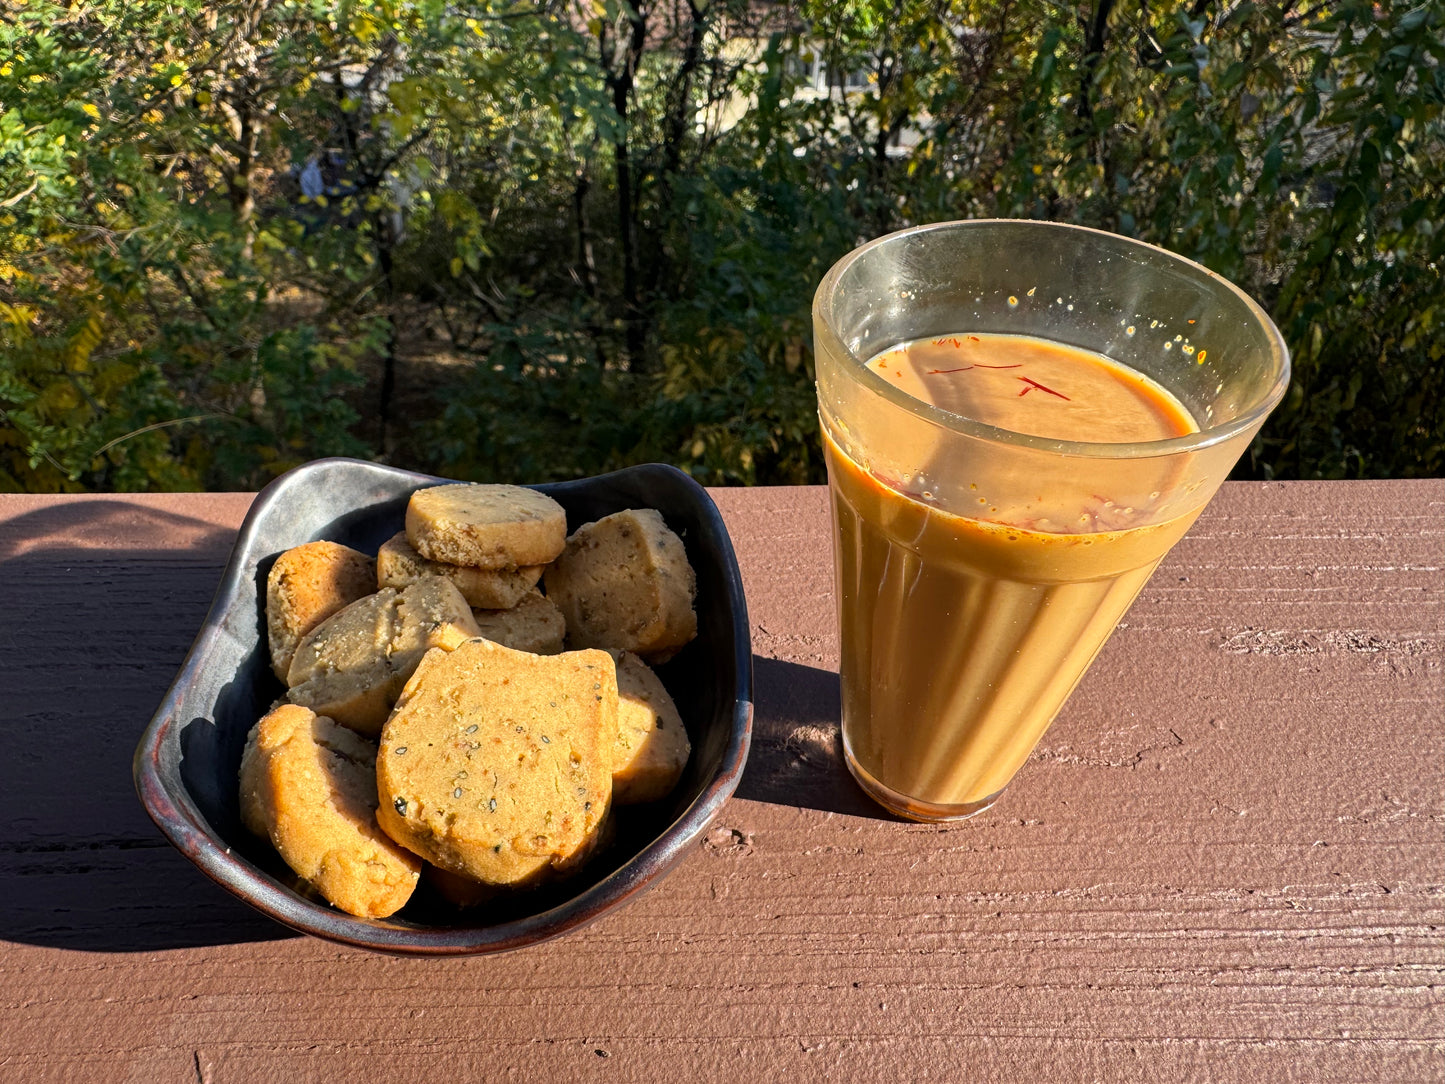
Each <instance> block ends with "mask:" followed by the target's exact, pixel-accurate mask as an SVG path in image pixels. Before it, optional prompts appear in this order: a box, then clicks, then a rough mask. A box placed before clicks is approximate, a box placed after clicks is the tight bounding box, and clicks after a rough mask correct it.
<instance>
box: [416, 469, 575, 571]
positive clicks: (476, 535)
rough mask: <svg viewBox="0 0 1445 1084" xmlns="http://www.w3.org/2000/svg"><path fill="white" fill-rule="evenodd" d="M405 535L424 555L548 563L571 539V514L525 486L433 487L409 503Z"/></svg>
mask: <svg viewBox="0 0 1445 1084" xmlns="http://www.w3.org/2000/svg"><path fill="white" fill-rule="evenodd" d="M406 539H407V541H408V542H409V543H411V546H412V548H413V549H415V550H416V552H417V553H419V554H421V555H422V556H423V557H426V558H429V559H430V560H433V561H443V562H445V563H446V564H449V565H470V566H471V567H473V568H524V567H527V566H530V565H545V564H548V563H549V562H551V561H552V560H553V559H555V558H556V556H557V555H558V554H559V553H561V552H562V547H563V546H564V545H565V544H566V541H567V514H566V513H565V512H564V511H563V510H562V506H561V505H560V504H558V503H557V502H556V501H554V500H553V499H552V498H551V497H548V496H546V495H545V494H542V493H538V492H537V491H536V490H534V489H525V488H523V487H522V486H502V485H475V484H467V483H457V484H454V485H444V486H432V487H431V488H429V489H419V490H417V491H416V492H415V493H413V494H412V495H411V500H410V501H408V502H407V506H406Z"/></svg>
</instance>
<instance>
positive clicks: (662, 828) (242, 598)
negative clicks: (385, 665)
mask: <svg viewBox="0 0 1445 1084" xmlns="http://www.w3.org/2000/svg"><path fill="white" fill-rule="evenodd" d="M444 480H445V479H440V478H431V477H428V476H426V475H422V474H412V473H410V472H408V471H402V470H395V469H393V468H390V467H382V466H377V465H376V464H374V463H366V462H362V461H359V460H352V459H323V460H319V461H317V462H315V463H308V464H306V465H305V466H303V467H299V468H297V469H296V470H293V471H291V472H290V473H288V474H285V475H283V476H282V477H280V478H278V479H277V480H276V481H275V482H273V483H271V485H269V486H267V487H266V488H265V490H263V491H262V492H261V493H260V495H259V496H258V497H257V498H256V502H255V503H254V504H253V505H252V506H251V511H250V513H249V514H248V515H247V516H246V521H245V522H244V523H243V524H242V525H241V532H240V536H239V537H238V538H237V540H236V548H235V550H234V551H233V552H232V554H231V560H230V563H229V564H227V566H226V571H225V573H224V575H223V576H222V577H221V585H220V587H219V588H218V589H217V591H216V600H215V602H214V603H213V604H212V606H211V612H210V614H209V615H208V616H207V618H206V623H205V624H204V625H203V626H202V627H201V631H200V635H198V636H197V637H196V642H195V643H194V644H193V645H192V646H191V651H190V654H189V655H187V656H186V661H185V663H184V664H183V665H182V666H181V670H180V673H179V674H177V675H176V679H175V681H174V682H173V683H172V685H171V687H170V690H169V691H168V692H167V693H166V697H165V700H164V701H163V702H162V703H161V706H160V709H159V710H158V711H157V712H156V714H155V718H153V719H152V720H151V722H150V725H149V726H148V727H146V731H145V734H144V735H143V736H142V738H141V741H140V745H139V746H138V747H137V749H136V754H135V765H134V771H135V781H136V789H137V790H138V791H139V792H140V797H141V801H142V802H143V803H144V805H145V807H146V811H147V812H148V813H149V814H150V815H151V817H152V819H154V820H155V822H156V824H157V825H159V826H160V829H161V831H162V832H164V833H165V835H166V838H168V839H169V840H170V841H171V842H172V843H174V844H175V845H176V847H178V848H179V849H180V850H181V852H182V853H183V854H185V855H186V856H187V857H188V858H190V859H191V861H193V862H195V863H196V865H197V866H199V867H200V868H201V870H202V871H203V872H204V873H206V874H207V875H208V876H209V877H211V878H212V879H214V880H215V881H217V882H218V883H219V884H221V885H223V886H224V887H226V888H228V889H230V891H232V892H234V893H235V894H236V895H237V896H239V897H241V899H243V900H245V901H246V902H247V903H249V904H251V905H252V906H253V907H256V908H257V909H258V910H261V911H263V912H265V913H266V914H268V915H270V916H271V917H272V918H274V919H276V921H278V922H282V923H284V924H286V925H287V926H291V927H293V928H295V929H297V930H301V931H302V932H304V933H310V934H315V935H316V936H318V937H325V938H330V939H331V940H334V941H340V942H343V943H345V944H349V945H357V946H360V947H362V948H369V949H375V950H378V951H381V952H392V953H407V954H415V955H466V954H472V953H483V952H502V951H505V950H507V949H514V948H519V947H521V946H523V945H529V944H532V943H533V942H536V941H543V940H546V939H547V938H550V937H555V936H557V935H558V934H561V933H564V932H566V931H567V930H570V929H572V928H573V927H575V926H580V925H582V924H583V923H585V922H590V921H591V920H592V919H595V918H597V917H598V916H600V915H602V914H603V913H604V912H606V911H607V910H609V909H610V908H613V907H616V906H618V905H619V904H621V903H624V902H625V901H627V900H628V899H630V898H631V897H632V896H634V895H636V894H637V893H639V892H640V891H641V890H642V889H644V888H646V887H648V886H649V885H650V884H651V883H652V882H653V881H654V880H656V879H657V878H658V877H660V876H662V875H663V874H664V873H666V872H667V871H668V869H670V868H671V867H672V866H673V864H674V863H676V862H677V861H678V860H679V859H680V858H682V856H683V854H684V853H685V852H686V851H687V849H688V846H689V845H690V844H691V843H692V842H693V841H694V840H696V839H697V837H698V836H699V835H700V834H701V832H702V831H703V829H704V828H706V826H707V825H708V823H709V822H710V821H711V820H712V818H713V817H714V816H715V815H716V814H717V812H718V810H720V809H721V808H722V805H723V803H724V802H726V801H727V799H728V796H729V795H730V794H732V792H733V791H734V790H735V789H736V788H737V785H738V780H739V779H740V778H741V777H742V772H743V762H744V761H745V760H746V759H747V753H748V740H749V735H750V732H751V729H752V715H753V705H752V648H751V644H750V641H749V637H748V616H747V608H746V604H745V602H744V600H743V589H742V581H741V579H740V577H739V576H738V567H737V560H736V558H735V557H734V555H733V548H732V544H731V542H730V541H729V540H728V535H727V531H726V530H725V529H724V527H723V522H722V517H721V516H719V515H718V511H717V508H716V506H714V504H713V503H712V500H711V499H710V498H709V497H708V495H707V493H706V492H705V491H704V490H703V488H702V487H701V486H699V485H698V484H697V483H696V482H694V481H693V480H692V479H691V478H689V477H688V476H687V475H685V474H683V473H682V472H681V471H678V470H675V469H674V468H672V467H665V466H660V465H656V464H650V465H646V466H640V467H630V468H628V469H627V470H621V471H617V472H616V473H613V474H605V475H602V476H600V477H597V478H588V479H584V480H582V481H577V482H561V483H558V484H555V485H541V486H537V487H535V488H537V489H539V490H541V491H542V492H544V493H547V494H548V495H550V496H551V497H553V498H554V499H555V500H556V501H558V503H560V504H561V505H562V507H563V508H565V509H566V510H567V524H568V529H569V531H570V530H574V529H576V528H577V527H578V526H580V525H581V524H583V523H587V522H589V521H591V520H595V519H597V518H599V517H601V516H605V515H608V514H610V513H612V512H616V511H619V510H621V509H624V508H656V509H657V510H658V511H660V512H661V513H662V515H663V518H664V519H666V520H667V522H668V525H669V526H671V527H672V529H673V530H674V531H676V532H677V533H678V534H679V535H680V536H681V537H682V540H683V544H684V545H685V546H686V547H687V553H688V557H689V559H690V560H691V561H692V565H693V568H694V569H696V570H697V611H698V636H697V639H696V640H694V641H693V642H692V643H690V644H688V645H687V646H686V647H685V648H683V649H682V651H681V652H679V653H678V654H677V656H676V657H675V658H673V659H672V660H671V661H670V662H668V663H666V664H664V665H662V666H660V667H658V669H657V672H658V675H659V676H660V677H661V678H662V680H663V683H664V684H665V685H666V686H667V689H668V691H669V692H670V693H671V694H672V696H673V699H674V700H675V701H676V703H677V707H678V710H679V712H681V714H682V718H683V721H684V722H685V723H686V724H687V731H688V737H689V738H690V739H691V740H692V759H691V760H690V761H689V763H688V766H687V770H686V772H685V774H684V775H683V778H682V781H681V782H680V783H679V784H678V786H677V789H676V790H674V791H673V793H672V794H671V796H669V797H668V798H666V799H664V800H663V801H660V802H655V803H653V804H651V805H645V806H632V807H626V808H619V809H618V810H617V814H616V815H617V821H618V824H617V832H616V835H615V838H614V840H613V842H612V843H611V844H610V845H609V846H608V847H606V849H604V850H603V851H602V852H601V853H599V854H598V855H597V857H595V858H594V859H593V860H592V861H591V862H590V863H589V864H588V865H587V867H586V868H585V869H584V870H583V871H582V872H581V873H579V874H577V875H576V876H574V877H573V878H571V879H570V880H568V881H566V882H564V883H561V884H558V885H554V886H552V887H549V888H545V889H538V890H536V891H533V892H527V893H517V894H515V895H514V896H512V897H511V898H508V899H506V900H504V901H501V902H494V903H490V904H486V905H483V906H481V907H477V908H473V909H470V910H458V909H456V908H454V907H452V906H451V905H449V904H447V903H446V902H445V901H443V900H442V899H441V898H440V897H439V896H435V895H434V894H432V891H431V889H430V888H429V887H428V886H427V882H426V880H425V878H423V881H422V884H421V886H420V887H419V888H418V889H417V893H416V895H414V896H413V898H412V900H411V901H410V902H409V903H408V904H407V905H406V907H404V908H403V909H402V910H401V911H400V912H399V913H398V914H396V915H394V916H392V917H391V918H388V919H364V918H353V917H352V916H351V915H348V914H345V913H343V912H341V911H338V910H336V909H335V908H333V907H331V906H330V905H329V904H328V903H327V902H326V901H325V900H324V899H322V898H321V897H320V896H318V895H317V894H316V893H315V892H313V891H312V890H310V888H309V887H308V886H307V885H306V883H305V882H304V881H302V880H300V879H299V878H298V877H297V876H296V875H295V874H293V873H292V872H291V870H290V869H288V868H287V866H286V865H285V863H283V862H282V861H281V859H280V857H279V856H278V855H277V854H276V852H275V851H274V850H273V849H272V848H271V846H270V844H269V843H268V842H267V841H265V840H261V839H258V838H256V837H254V836H252V835H251V834H250V833H248V832H247V831H246V830H245V829H244V828H243V827H242V826H241V821H240V813H239V810H238V804H237V803H238V795H237V789H238V786H237V772H238V770H239V767H240V763H241V749H242V746H243V745H244V743H245V739H246V733H247V731H248V730H250V728H251V726H252V724H254V723H255V721H256V720H257V719H258V718H260V717H261V715H262V714H264V713H265V712H266V710H267V709H268V708H269V706H270V705H271V703H272V702H273V701H274V700H276V699H277V698H278V697H279V696H281V694H282V693H283V692H284V690H283V688H282V686H281V683H280V682H279V681H277V680H276V678H275V676H274V675H273V674H272V672H271V667H270V662H269V654H268V648H267V642H266V634H265V614H264V612H263V611H264V600H265V584H266V575H267V573H268V572H269V570H270V567H271V564H272V562H273V561H274V560H275V558H276V556H277V555H278V554H280V553H281V552H282V551H283V550H286V549H289V548H290V547H292V546H297V545H300V544H301V543H303V542H310V541H314V540H317V539H330V540H332V541H335V542H342V543H345V544H346V545H348V546H352V547H354V548H356V549H359V550H362V551H363V552H366V553H375V552H376V550H377V547H378V546H379V545H380V544H381V543H382V542H384V541H385V540H386V539H387V538H389V537H391V536H392V535H393V534H395V533H396V532H397V531H399V530H400V529H401V527H402V517H403V514H404V512H405V509H406V502H407V499H408V498H409V497H410V496H411V493H412V491H413V490H415V489H417V488H418V487H420V486H424V485H430V484H434V483H437V482H440V481H444Z"/></svg>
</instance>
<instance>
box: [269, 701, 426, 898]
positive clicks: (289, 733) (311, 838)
mask: <svg viewBox="0 0 1445 1084" xmlns="http://www.w3.org/2000/svg"><path fill="white" fill-rule="evenodd" d="M376 803H377V798H376V749H375V747H374V746H373V745H372V744H371V743H370V742H368V741H366V740H365V739H363V738H361V737H359V736H358V735H356V734H355V733H354V732H352V731H350V730H348V729H347V728H346V727H343V726H339V725H337V724H336V723H335V722H334V721H332V720H331V719H328V718H326V717H325V716H320V715H317V714H316V713H315V712H313V711H311V710H310V709H309V708H303V707H298V706H296V705H294V704H283V705H282V706H280V707H278V708H276V709H275V710H274V711H272V712H270V713H269V714H267V715H266V716H265V717H264V718H262V719H261V721H260V722H258V723H257V724H256V725H255V726H254V727H252V728H251V733H250V735H249V736H248V737H247V739H246V749H245V752H244V753H243V754H242V757H241V820H242V821H243V822H244V823H245V825H246V827H247V828H249V829H250V830H251V831H253V832H255V833H256V834H257V835H262V836H265V837H267V838H268V839H270V840H271V843H272V845H273V846H275V848H276V850H277V851H278V852H279V853H280V855H281V858H282V859H283V860H284V861H285V863H286V864H287V865H288V866H290V867H291V869H292V870H294V871H295V872H296V874H297V875H298V876H300V877H303V878H305V879H306V880H307V881H309V882H310V883H311V884H312V885H314V886H315V888H316V890H317V891H318V892H320V893H321V894H322V895H323V896H325V897H326V898H327V899H328V900H330V901H331V903H332V904H333V905H335V906H336V907H339V908H340V909H341V910H343V911H346V912H347V913H348V914H353V915H358V916H360V917H362V918H385V917H386V916H387V915H391V914H395V913H396V912H397V911H399V910H400V909H401V908H402V906H403V905H404V904H405V903H406V901H407V900H408V899H410V898H411V894H412V891H413V890H414V889H415V888H416V884H417V878H418V877H419V876H420V873H421V862H420V861H419V860H418V859H417V857H416V856H415V855H414V854H412V853H410V852H409V851H407V850H406V849H405V848H403V847H398V846H397V845H396V843H395V842H393V841H392V840H391V839H390V838H389V837H388V836H387V835H386V833H384V832H383V831H382V830H381V828H380V827H379V826H378V825H377V823H376V815H375V811H376Z"/></svg>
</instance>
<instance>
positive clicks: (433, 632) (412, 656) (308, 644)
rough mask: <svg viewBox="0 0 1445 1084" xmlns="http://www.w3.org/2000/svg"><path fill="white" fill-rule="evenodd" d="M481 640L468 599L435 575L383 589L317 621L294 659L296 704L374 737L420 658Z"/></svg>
mask: <svg viewBox="0 0 1445 1084" xmlns="http://www.w3.org/2000/svg"><path fill="white" fill-rule="evenodd" d="M477 634H478V630H477V623H476V621H475V620H474V619H473V617H472V611H471V607H469V606H468V605H467V601H466V599H464V598H462V596H461V593H460V592H459V591H458V590H457V589H456V587H455V586H453V584H452V583H451V582H450V581H449V580H444V579H442V578H441V577H440V576H424V577H422V578H421V579H420V580H418V581H417V582H416V583H414V584H412V585H411V586H409V587H404V588H402V589H401V590H399V591H398V590H397V589H396V588H394V587H385V588H382V589H381V590H380V591H378V592H377V593H376V594H374V595H370V596H368V597H366V598H364V599H361V600H360V601H358V602H353V603H352V604H351V605H350V606H348V607H346V609H344V610H342V611H341V612H340V613H337V614H335V615H333V616H332V617H330V618H328V619H327V620H326V621H324V622H322V623H321V624H320V625H318V626H317V627H316V628H315V629H313V630H312V631H311V633H310V634H309V635H308V636H307V637H306V639H304V640H303V641H302V642H301V644H300V646H299V647H298V648H297V649H296V655H295V657H294V658H293V659H292V660H291V669H290V670H289V671H288V672H287V674H286V681H287V683H288V684H289V685H290V686H291V690H290V692H289V693H288V694H287V697H288V699H289V700H290V701H291V702H292V703H293V704H303V705H305V706H306V707H309V708H312V709H313V710H315V711H316V712H318V713H319V714H322V715H329V716H330V717H331V718H333V719H335V720H336V721H337V722H338V723H341V724H342V725H343V726H349V727H351V728H352V729H353V730H355V731H358V732H359V733H362V734H365V735H366V736H367V737H375V736H376V734H377V733H378V732H379V731H380V730H381V724H382V723H384V722H386V717H387V715H388V714H390V712H391V707H392V704H393V703H395V702H396V698H397V697H398V696H399V695H400V694H401V690H402V687H403V686H404V685H405V684H406V680H407V678H409V677H411V675H412V672H413V671H414V670H415V669H416V667H417V664H418V663H420V662H421V660H422V656H423V655H425V654H426V653H427V651H429V650H430V649H432V648H434V647H439V648H443V649H445V650H448V651H450V650H451V649H452V648H454V647H456V646H457V645H458V644H460V643H462V642H463V641H464V640H467V639H470V638H471V637H473V636H476V635H477Z"/></svg>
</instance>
